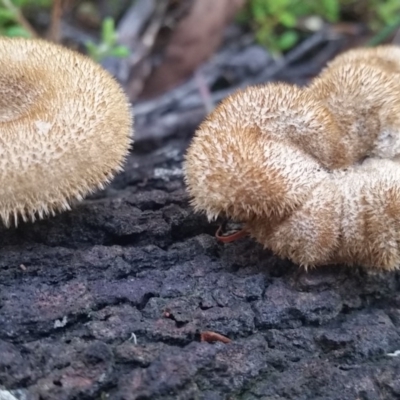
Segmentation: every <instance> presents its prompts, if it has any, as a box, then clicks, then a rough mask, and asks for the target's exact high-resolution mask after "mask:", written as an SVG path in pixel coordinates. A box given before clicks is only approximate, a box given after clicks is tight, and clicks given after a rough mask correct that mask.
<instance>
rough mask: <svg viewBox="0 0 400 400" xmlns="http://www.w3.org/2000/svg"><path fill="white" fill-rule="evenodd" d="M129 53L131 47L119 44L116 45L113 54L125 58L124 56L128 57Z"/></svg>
mask: <svg viewBox="0 0 400 400" xmlns="http://www.w3.org/2000/svg"><path fill="white" fill-rule="evenodd" d="M129 54H130V52H129V49H128V48H127V47H125V46H117V47H114V48H113V50H112V55H113V56H114V57H120V58H124V57H128V56H129Z"/></svg>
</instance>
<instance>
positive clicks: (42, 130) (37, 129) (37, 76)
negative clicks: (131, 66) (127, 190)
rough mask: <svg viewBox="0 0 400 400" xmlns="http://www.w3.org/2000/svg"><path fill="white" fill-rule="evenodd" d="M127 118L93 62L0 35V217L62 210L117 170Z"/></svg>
mask: <svg viewBox="0 0 400 400" xmlns="http://www.w3.org/2000/svg"><path fill="white" fill-rule="evenodd" d="M132 125H133V117H132V115H131V110H130V105H129V102H128V100H127V97H126V96H125V94H124V92H123V90H122V89H121V87H120V85H119V84H118V83H117V82H116V80H115V79H114V78H113V77H112V76H111V75H109V74H108V73H107V72H106V71H105V70H104V69H103V68H102V67H101V66H100V65H98V64H96V63H95V62H94V61H92V60H91V59H89V58H88V57H86V56H84V55H82V54H79V53H77V52H75V51H72V50H70V49H67V48H65V47H62V46H60V45H57V44H54V43H50V42H47V41H44V40H41V39H23V38H12V39H11V38H5V37H2V38H0V217H1V219H2V221H3V223H4V224H5V225H6V226H7V227H9V226H11V225H15V226H16V225H17V224H18V222H19V220H20V219H22V220H23V221H27V220H32V221H34V220H35V219H37V218H39V219H42V218H44V217H45V216H47V215H49V214H52V215H54V214H55V213H56V212H58V211H64V210H68V209H70V207H71V204H72V203H73V202H74V201H75V200H78V201H79V200H82V199H83V198H84V197H85V196H87V195H88V194H90V193H92V192H94V191H95V190H96V189H102V188H104V186H105V185H106V184H107V183H108V182H110V180H111V179H112V178H113V177H114V175H115V174H116V173H117V172H119V171H121V170H122V168H123V164H124V161H125V159H126V157H127V155H128V153H129V149H130V146H131V143H132V133H133V129H132Z"/></svg>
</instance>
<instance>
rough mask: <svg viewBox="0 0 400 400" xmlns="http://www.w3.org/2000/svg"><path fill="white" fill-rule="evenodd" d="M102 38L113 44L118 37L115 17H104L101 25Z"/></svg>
mask: <svg viewBox="0 0 400 400" xmlns="http://www.w3.org/2000/svg"><path fill="white" fill-rule="evenodd" d="M101 38H102V40H103V41H104V42H106V43H107V44H108V45H113V44H114V43H115V39H116V33H115V26H114V18H111V17H107V18H104V20H103V23H102V27H101Z"/></svg>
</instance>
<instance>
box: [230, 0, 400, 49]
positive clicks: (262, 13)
mask: <svg viewBox="0 0 400 400" xmlns="http://www.w3.org/2000/svg"><path fill="white" fill-rule="evenodd" d="M399 14H400V1H399V0H248V1H247V4H246V6H245V8H244V9H243V11H242V12H241V13H240V14H239V15H238V20H239V22H242V23H245V24H248V25H250V27H251V28H252V29H253V31H254V33H255V36H256V39H257V41H258V43H260V44H261V45H263V46H265V47H267V48H268V49H269V50H270V51H271V52H272V53H274V54H278V55H279V54H281V53H282V52H284V51H286V50H289V49H291V48H292V47H293V46H294V45H296V44H297V43H298V41H299V40H300V38H301V34H302V30H301V29H299V21H301V20H302V19H304V18H307V17H308V18H309V17H312V16H314V17H319V18H320V19H321V21H322V22H328V23H335V22H339V21H342V20H343V18H344V16H346V15H351V16H352V17H353V18H354V20H356V21H362V22H364V23H365V24H366V25H367V26H368V27H369V28H370V29H371V31H372V32H374V33H379V31H381V30H384V29H385V28H386V27H388V26H392V25H393V24H398V23H399Z"/></svg>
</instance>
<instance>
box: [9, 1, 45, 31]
mask: <svg viewBox="0 0 400 400" xmlns="http://www.w3.org/2000/svg"><path fill="white" fill-rule="evenodd" d="M1 1H2V3H3V6H4V7H5V8H7V9H8V10H10V11H11V12H12V13H14V15H15V19H16V20H17V22H18V23H19V24H20V25H21V26H22V27H24V28H25V29H26V30H27V31H28V32H29V33H30V35H31V36H32V37H34V38H35V37H38V36H39V35H38V34H37V32H36V31H35V29H34V28H33V27H32V25H31V24H30V23H29V22H28V21H27V19H26V18H25V17H24V15H23V14H22V12H21V10H20V9H19V7H17V6H15V5H14V4H13V3H12V2H11V0H1Z"/></svg>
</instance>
